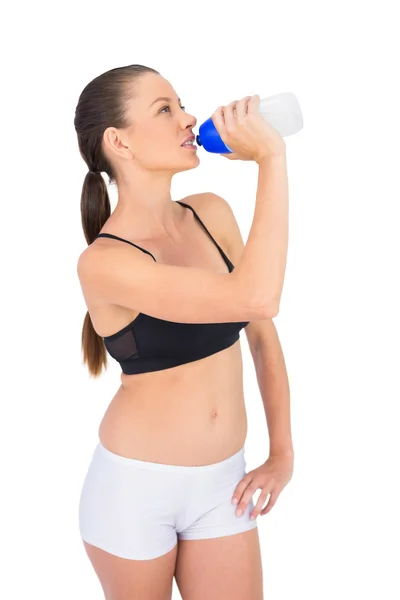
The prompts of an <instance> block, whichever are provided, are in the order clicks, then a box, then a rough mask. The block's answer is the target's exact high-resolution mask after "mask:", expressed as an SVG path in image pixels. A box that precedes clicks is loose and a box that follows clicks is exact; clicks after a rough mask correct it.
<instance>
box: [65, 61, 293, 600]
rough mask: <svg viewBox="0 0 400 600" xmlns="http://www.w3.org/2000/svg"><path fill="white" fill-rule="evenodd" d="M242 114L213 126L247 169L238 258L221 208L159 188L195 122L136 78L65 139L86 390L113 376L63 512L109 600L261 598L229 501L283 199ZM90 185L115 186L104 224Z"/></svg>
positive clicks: (279, 167) (274, 171) (131, 69)
mask: <svg viewBox="0 0 400 600" xmlns="http://www.w3.org/2000/svg"><path fill="white" fill-rule="evenodd" d="M258 102H259V97H258V96H253V97H246V98H243V99H242V100H240V101H239V102H233V103H231V104H230V105H228V106H227V107H220V108H219V109H218V110H217V111H216V112H215V113H214V114H213V121H214V123H215V125H216V127H217V129H218V131H219V132H220V134H221V136H222V138H223V140H224V141H225V142H226V143H227V144H228V145H229V146H230V147H231V148H233V149H234V150H235V152H233V153H232V154H230V155H225V156H227V157H228V158H230V159H241V160H255V161H256V162H257V163H258V164H259V177H260V180H259V187H258V192H257V201H256V209H255V217H254V222H253V226H252V229H251V232H250V235H249V239H248V241H247V244H246V246H245V247H243V243H242V240H241V238H240V232H239V229H238V227H237V224H236V221H235V220H234V216H233V212H232V210H231V208H230V206H229V204H228V203H227V202H226V201H225V200H224V199H223V198H221V197H220V196H217V195H216V194H212V193H199V194H194V195H192V196H189V197H187V198H185V199H184V201H181V202H179V201H176V202H175V201H173V200H172V199H171V192H170V188H171V179H172V177H173V175H174V174H175V173H179V172H181V171H185V170H188V169H193V168H195V167H196V166H198V164H199V158H198V156H197V152H196V148H195V147H193V146H190V145H188V144H187V141H188V140H193V139H194V135H193V131H192V128H193V127H194V126H195V125H196V119H195V118H194V117H193V116H191V115H189V114H187V113H186V112H185V110H184V107H183V106H181V104H180V99H179V98H178V97H177V95H176V93H175V91H174V89H173V88H172V86H171V85H170V83H169V82H168V81H167V80H166V79H164V78H163V77H162V76H161V75H160V74H159V73H158V72H157V71H155V70H154V69H151V68H149V67H144V66H142V65H131V66H127V67H122V68H117V69H113V70H111V71H108V72H106V73H104V74H102V75H100V76H99V77H97V78H96V79H94V80H93V81H92V82H90V83H89V84H88V85H87V86H86V88H85V89H84V90H83V92H82V93H81V96H80V98H79V102H78V105H77V108H76V116H75V128H76V131H77V135H78V143H79V150H80V153H81V155H82V157H83V158H84V160H85V161H86V163H87V165H88V168H89V172H88V174H87V175H86V178H85V181H84V185H83V191H82V197H81V209H82V223H83V228H84V232H85V236H86V240H87V242H88V244H89V246H88V248H87V249H85V251H84V252H82V254H81V255H80V257H79V260H78V266H77V271H78V276H79V280H80V284H81V286H82V291H83V294H84V298H85V302H86V305H87V308H88V313H87V314H86V317H85V321H84V327H83V332H82V347H83V353H84V360H85V362H86V363H87V365H88V368H89V371H90V373H91V374H92V375H93V376H98V375H99V374H100V373H101V370H102V367H103V366H105V365H106V364H107V362H106V352H108V353H109V354H110V356H111V357H112V358H113V359H115V360H116V361H118V362H119V364H120V365H121V370H122V373H121V385H120V387H119V389H118V390H117V392H116V394H115V396H114V397H113V398H112V400H111V403H110V405H109V406H108V408H107V411H106V412H105V415H104V417H103V419H102V421H101V424H100V427H99V443H98V445H97V446H96V449H95V451H94V454H93V457H92V461H91V463H90V466H89V468H88V472H87V475H86V478H85V481H84V485H83V489H82V493H81V497H80V504H79V522H80V533H81V536H82V540H83V543H84V546H85V550H86V552H87V554H88V557H89V559H90V561H91V563H92V565H93V568H94V570H95V572H96V574H97V576H98V577H99V580H100V582H101V585H102V588H103V590H104V594H105V598H106V599H107V600H122V599H126V598H129V599H134V598H140V599H142V598H143V599H144V600H153V599H154V600H155V599H160V600H166V599H167V598H168V599H170V598H171V591H172V583H173V577H174V576H175V578H176V582H177V585H178V587H179V590H180V592H181V594H182V598H183V599H184V600H195V599H197V598H201V599H202V600H203V599H205V598H207V600H212V599H213V598H218V600H224V599H228V598H229V599H230V600H231V599H232V598H235V600H241V599H243V600H244V599H246V600H249V599H250V598H251V599H252V600H259V599H261V598H262V568H261V558H260V547H259V539H258V531H257V522H256V520H251V519H250V514H251V513H252V511H253V509H254V503H253V502H252V499H251V494H250V497H249V492H248V490H249V489H251V488H250V487H249V488H248V490H247V492H246V494H244V491H245V488H246V486H247V484H248V483H249V480H248V479H246V477H247V475H246V464H245V459H244V443H245V438H246V433H247V420H246V413H245V406H244V398H243V385H242V360H241V350H240V343H239V332H240V330H241V329H242V328H244V327H246V326H249V325H252V323H251V322H252V321H253V322H256V321H259V322H263V321H266V320H271V318H272V317H273V316H274V315H276V314H277V310H278V306H279V299H280V295H281V292H282V286H283V278H284V269H285V261H286V252H287V233H286V229H287V214H286V213H287V206H286V203H287V189H286V165H285V158H286V156H285V143H284V141H283V140H282V138H281V136H280V135H279V134H278V133H277V132H276V130H274V129H273V128H272V127H271V126H269V125H268V124H267V123H266V122H265V120H264V119H263V118H262V117H261V116H260V115H259V113H258V111H257V106H258ZM101 172H106V173H107V175H108V176H109V179H110V181H112V182H115V183H116V184H117V188H118V202H117V205H116V207H115V209H114V211H113V213H112V214H111V211H110V202H109V197H108V193H107V188H106V185H105V182H104V180H103V177H102V176H101ZM206 224H207V225H206ZM239 238H240V241H239ZM240 244H242V247H240ZM223 248H225V250H226V252H225V251H224V250H223ZM227 254H231V257H232V258H233V259H234V260H235V262H236V264H233V263H232V262H231V261H230V259H229V258H228V256H227ZM276 257H277V258H276ZM234 267H235V269H234ZM283 442H284V443H285V444H287V442H288V440H287V439H285V440H282V443H283ZM289 442H290V440H289ZM286 449H287V446H285V450H286ZM283 454H284V453H283ZM288 455H289V456H291V453H290V452H289V453H288ZM285 465H286V466H287V468H286V471H285V473H286V475H287V480H288V479H289V478H290V467H291V462H290V459H289V461H287V462H286V463H285ZM284 483H286V482H284ZM253 493H254V492H253ZM234 495H235V496H236V498H237V499H238V501H239V508H241V509H242V510H243V514H242V516H237V515H236V512H235V510H236V507H235V506H234V505H233V504H232V503H231V501H232V497H233V496H234ZM178 540H179V545H178ZM178 550H179V552H178Z"/></svg>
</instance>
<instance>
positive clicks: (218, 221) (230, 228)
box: [183, 192, 244, 265]
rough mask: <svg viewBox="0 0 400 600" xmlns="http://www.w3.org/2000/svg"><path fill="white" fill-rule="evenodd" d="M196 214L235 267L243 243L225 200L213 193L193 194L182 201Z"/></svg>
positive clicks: (230, 208)
mask: <svg viewBox="0 0 400 600" xmlns="http://www.w3.org/2000/svg"><path fill="white" fill-rule="evenodd" d="M183 202H186V204H189V205H190V206H192V208H194V210H195V211H196V212H197V213H198V215H199V217H200V218H201V219H202V220H203V221H204V223H205V224H206V225H207V227H209V229H210V231H211V233H213V234H214V232H215V234H216V235H218V239H219V240H221V242H222V244H223V246H224V248H226V250H227V252H226V253H227V254H228V256H229V259H230V260H231V261H232V263H233V264H234V265H236V264H237V263H238V262H239V260H240V257H241V255H242V252H243V249H244V241H243V237H242V234H241V231H240V228H239V224H238V222H237V220H236V217H235V213H234V211H233V209H232V207H231V205H230V204H229V202H228V201H227V200H225V198H223V197H222V196H219V195H218V194H215V193H214V192H202V193H199V194H193V195H192V196H188V197H187V198H185V199H184V200H183Z"/></svg>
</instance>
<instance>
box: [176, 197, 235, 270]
mask: <svg viewBox="0 0 400 600" xmlns="http://www.w3.org/2000/svg"><path fill="white" fill-rule="evenodd" d="M177 202H178V204H182V205H183V206H187V207H188V208H190V210H191V211H192V212H193V214H194V216H195V217H196V219H197V220H198V221H199V223H200V224H201V225H202V226H203V227H204V229H205V230H206V232H207V233H208V235H209V236H210V238H211V239H212V241H213V242H214V244H215V245H216V246H217V248H218V250H219V251H220V253H221V255H222V258H223V259H224V260H225V262H226V263H227V265H228V267H230V265H232V263H231V261H230V260H229V258H228V257H227V256H226V254H225V252H224V251H223V250H222V248H221V246H220V245H219V244H218V243H217V242H216V241H215V240H214V238H213V236H212V235H211V233H210V232H209V231H208V229H207V227H206V226H205V225H204V223H203V221H202V220H201V219H200V217H199V215H198V214H197V212H196V211H195V210H194V208H193V207H192V206H190V204H186V203H185V202H181V201H180V200H177Z"/></svg>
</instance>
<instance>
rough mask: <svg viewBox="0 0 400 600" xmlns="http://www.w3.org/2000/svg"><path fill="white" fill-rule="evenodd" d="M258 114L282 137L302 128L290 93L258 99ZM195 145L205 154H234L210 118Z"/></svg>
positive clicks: (299, 112)
mask: <svg viewBox="0 0 400 600" xmlns="http://www.w3.org/2000/svg"><path fill="white" fill-rule="evenodd" d="M258 112H259V113H260V115H261V116H262V117H264V119H265V120H266V121H268V123H270V125H272V126H273V127H275V129H276V130H277V131H278V132H279V133H280V135H281V136H282V137H285V136H288V135H293V134H294V133H297V132H298V131H300V129H302V127H303V115H302V112H301V109H300V105H299V102H298V100H297V98H296V96H295V95H294V94H292V93H291V92H283V93H281V94H275V95H274V96H267V97H266V98H262V99H260V103H259V106H258ZM196 143H197V144H198V145H199V146H202V147H203V148H204V150H207V152H214V153H217V154H228V153H230V152H234V150H232V148H229V146H227V145H226V144H225V143H224V142H223V141H222V139H221V136H220V135H219V133H218V131H217V129H216V127H215V125H214V123H213V122H212V119H211V117H210V118H209V119H207V121H204V123H203V124H202V125H200V128H199V134H198V135H197V136H196Z"/></svg>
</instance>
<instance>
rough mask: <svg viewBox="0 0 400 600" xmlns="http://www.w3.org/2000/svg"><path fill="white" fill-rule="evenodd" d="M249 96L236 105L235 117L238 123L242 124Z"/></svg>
mask: <svg viewBox="0 0 400 600" xmlns="http://www.w3.org/2000/svg"><path fill="white" fill-rule="evenodd" d="M250 98H251V96H245V97H244V98H242V99H241V100H239V102H238V103H237V104H236V115H237V120H238V122H239V123H240V122H242V121H243V119H244V118H245V116H246V114H247V105H248V103H249V101H250Z"/></svg>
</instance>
